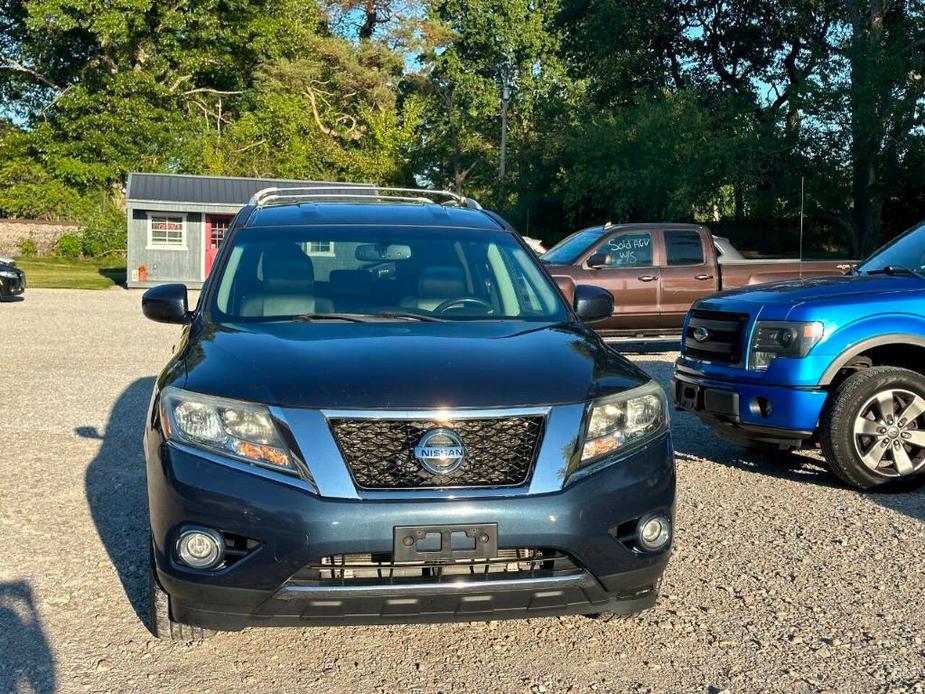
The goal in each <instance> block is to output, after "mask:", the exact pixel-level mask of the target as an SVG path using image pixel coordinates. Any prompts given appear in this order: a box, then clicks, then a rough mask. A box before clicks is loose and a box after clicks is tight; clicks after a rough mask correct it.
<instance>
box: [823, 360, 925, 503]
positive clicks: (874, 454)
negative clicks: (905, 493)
mask: <svg viewBox="0 0 925 694" xmlns="http://www.w3.org/2000/svg"><path fill="white" fill-rule="evenodd" d="M820 443H821V445H822V454H823V455H824V456H825V460H826V462H827V463H828V464H829V468H830V469H831V470H832V472H833V473H835V475H836V476H837V477H838V478H839V479H841V480H842V481H843V482H845V483H846V484H849V485H851V486H852V487H855V488H857V489H874V488H876V487H881V486H883V485H885V484H894V485H899V484H903V485H905V484H907V483H911V482H913V481H916V482H918V481H920V478H921V477H922V474H923V473H925V377H923V376H922V375H921V374H919V373H916V372H915V371H910V370H908V369H900V368H897V367H893V366H874V367H871V368H869V369H865V370H863V371H859V372H858V373H856V374H854V375H852V376H849V377H848V378H846V379H845V380H844V381H842V382H841V383H840V384H839V385H838V387H837V388H836V389H835V390H834V392H833V393H832V394H831V395H830V396H829V399H828V401H827V402H826V405H825V407H824V408H823V410H822V416H821V425H820Z"/></svg>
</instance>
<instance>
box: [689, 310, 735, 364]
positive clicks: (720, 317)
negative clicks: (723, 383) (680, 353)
mask: <svg viewBox="0 0 925 694" xmlns="http://www.w3.org/2000/svg"><path fill="white" fill-rule="evenodd" d="M747 323H748V314H745V313H727V312H725V311H704V310H701V309H694V310H693V311H691V317H690V320H689V321H688V322H687V331H686V332H685V334H684V353H685V355H687V356H688V357H692V358H693V359H702V360H704V361H712V362H721V363H724V364H740V363H741V362H742V356H743V351H744V349H743V348H744V344H743V342H744V335H745V325H746V324H747ZM698 328H700V329H701V330H700V331H698V330H697V329H698ZM703 330H706V335H707V337H706V339H702V340H697V339H696V338H695V337H694V335H695V334H697V333H698V332H699V333H701V334H702V332H703Z"/></svg>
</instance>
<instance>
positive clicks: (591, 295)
mask: <svg viewBox="0 0 925 694" xmlns="http://www.w3.org/2000/svg"><path fill="white" fill-rule="evenodd" d="M574 305H575V313H577V314H578V317H579V318H581V320H583V321H595V320H601V319H602V318H610V316H611V315H612V314H613V294H611V293H610V292H608V291H607V290H606V289H603V288H602V287H595V286H593V285H590V284H579V285H578V286H577V287H575V304H574Z"/></svg>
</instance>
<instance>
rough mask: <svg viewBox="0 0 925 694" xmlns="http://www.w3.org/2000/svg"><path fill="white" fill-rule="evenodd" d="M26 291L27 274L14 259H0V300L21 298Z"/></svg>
mask: <svg viewBox="0 0 925 694" xmlns="http://www.w3.org/2000/svg"><path fill="white" fill-rule="evenodd" d="M24 291H26V273H25V272H23V271H22V270H20V269H19V268H18V267H16V262H15V261H14V260H13V259H12V258H3V257H0V299H8V298H10V297H12V296H19V295H20V294H22V293H23V292H24Z"/></svg>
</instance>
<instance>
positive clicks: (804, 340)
mask: <svg viewBox="0 0 925 694" xmlns="http://www.w3.org/2000/svg"><path fill="white" fill-rule="evenodd" d="M824 330H825V326H823V324H822V323H804V322H797V321H764V320H762V321H758V323H757V324H756V325H755V331H754V334H753V336H752V342H751V345H750V347H749V350H748V368H749V369H750V370H751V371H766V370H767V368H768V366H769V365H770V364H771V362H772V361H774V359H775V357H791V358H800V357H805V356H806V355H807V354H809V351H810V350H811V349H812V348H813V347H815V346H816V343H818V342H819V340H821V339H822V335H823V332H824Z"/></svg>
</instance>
